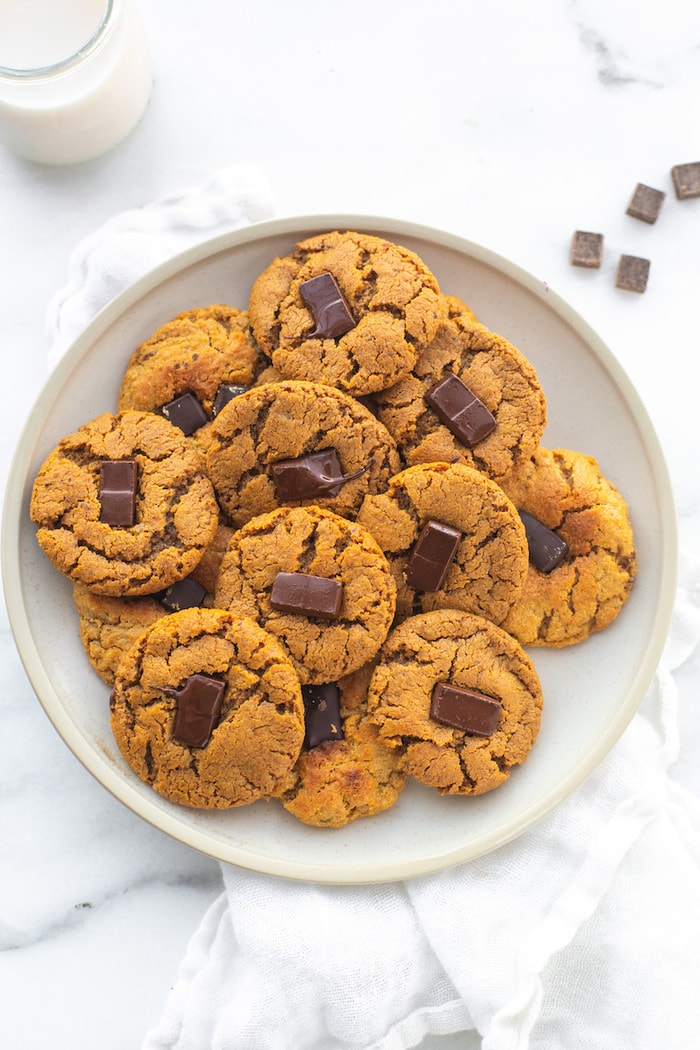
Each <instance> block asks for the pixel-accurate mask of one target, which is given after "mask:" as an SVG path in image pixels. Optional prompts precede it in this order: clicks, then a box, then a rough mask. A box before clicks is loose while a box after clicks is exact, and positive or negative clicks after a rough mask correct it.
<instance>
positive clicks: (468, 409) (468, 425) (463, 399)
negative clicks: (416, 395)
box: [425, 375, 496, 448]
mask: <svg viewBox="0 0 700 1050" xmlns="http://www.w3.org/2000/svg"><path fill="white" fill-rule="evenodd" d="M425 399H426V401H427V402H428V404H429V405H430V407H431V408H432V409H433V410H434V411H435V413H436V414H437V415H438V417H439V418H440V419H441V420H442V422H443V423H444V424H445V426H446V427H448V429H449V430H451V431H452V433H453V434H454V436H455V437H456V438H458V439H459V440H460V441H461V442H462V444H463V445H466V446H467V448H473V447H474V445H478V443H479V442H480V441H483V440H484V438H485V437H488V435H489V434H490V433H491V431H492V430H493V429H494V428H495V426H496V420H495V419H494V418H493V416H492V415H491V413H490V412H489V410H488V408H487V407H486V405H485V404H484V403H483V401H480V400H479V398H478V397H477V396H476V395H475V394H473V393H472V392H471V390H470V389H469V387H468V386H467V385H466V384H465V383H463V382H462V380H461V379H460V378H459V376H456V375H449V376H447V377H446V378H445V379H441V380H440V382H439V383H436V384H435V386H434V387H433V388H432V389H431V390H429V391H428V393H427V394H426V395H425Z"/></svg>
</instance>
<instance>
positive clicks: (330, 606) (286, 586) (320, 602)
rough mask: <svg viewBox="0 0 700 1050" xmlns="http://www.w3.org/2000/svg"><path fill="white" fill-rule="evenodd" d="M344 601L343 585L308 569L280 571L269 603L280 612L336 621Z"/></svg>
mask: <svg viewBox="0 0 700 1050" xmlns="http://www.w3.org/2000/svg"><path fill="white" fill-rule="evenodd" d="M342 600H343V585H342V583H340V581H339V580H329V579H326V577H325V576H311V575H310V574H309V573H306V572H278V573H277V575H276V576H275V582H274V583H273V584H272V593H271V595H270V604H271V605H272V608H273V609H278V610H279V611H280V612H291V613H299V614H300V615H302V616H319V617H320V618H321V619H323V620H337V619H338V616H339V615H340V605H341V602H342Z"/></svg>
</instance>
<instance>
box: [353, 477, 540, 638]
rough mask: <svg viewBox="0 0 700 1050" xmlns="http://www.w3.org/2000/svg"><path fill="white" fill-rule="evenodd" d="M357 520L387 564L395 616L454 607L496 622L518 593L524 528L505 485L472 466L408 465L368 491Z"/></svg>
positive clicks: (522, 573)
mask: <svg viewBox="0 0 700 1050" xmlns="http://www.w3.org/2000/svg"><path fill="white" fill-rule="evenodd" d="M357 520H358V521H359V522H360V524H362V525H364V526H365V528H367V529H369V531H370V532H371V533H372V535H373V536H374V538H375V539H376V541H377V543H378V544H379V546H380V547H381V548H382V550H383V551H384V553H385V555H386V557H387V559H388V561H389V564H390V565H391V570H392V574H393V576H394V580H395V582H396V589H397V599H396V609H397V619H402V618H404V617H406V616H410V615H411V614H412V613H414V612H419V611H421V610H423V611H426V612H427V611H428V610H430V609H441V608H452V609H462V610H464V611H466V612H473V613H476V614H478V615H480V616H484V617H486V618H487V619H489V620H492V621H493V622H494V623H501V622H502V621H503V620H504V619H505V617H506V616H507V615H508V612H509V611H510V609H511V608H512V606H513V605H514V603H515V602H516V601H517V599H518V598H519V596H520V592H521V590H522V587H523V584H524V582H525V577H526V575H527V569H528V546H527V539H526V536H525V529H524V527H523V524H522V522H521V520H520V517H519V515H518V512H517V510H516V509H515V507H514V506H513V504H512V503H511V501H510V500H509V499H508V497H507V496H506V494H505V492H504V491H503V490H502V489H501V488H500V487H499V486H498V485H497V484H496V483H495V482H494V481H491V479H490V478H488V477H486V476H485V475H484V474H482V473H481V472H480V471H478V470H476V469H474V468H473V467H467V466H465V465H464V464H461V463H429V464H417V465H416V466H413V467H408V468H407V469H406V470H404V471H401V473H399V474H397V475H396V476H395V477H393V478H392V479H391V481H390V482H389V485H388V487H387V490H386V491H385V492H381V493H378V494H377V495H368V496H366V497H365V499H364V502H363V504H362V507H361V509H360V513H359V515H358V518H357Z"/></svg>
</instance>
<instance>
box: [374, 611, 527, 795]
mask: <svg viewBox="0 0 700 1050" xmlns="http://www.w3.org/2000/svg"><path fill="white" fill-rule="evenodd" d="M368 704H369V710H370V714H371V717H372V719H373V720H374V721H375V722H376V724H377V727H378V729H379V736H380V739H381V740H382V741H383V742H384V744H386V745H387V746H388V747H391V748H393V749H394V750H395V752H396V754H397V758H398V762H399V766H400V767H401V768H402V769H403V770H404V771H405V772H406V773H407V774H409V775H410V776H412V777H414V778H415V779H416V780H419V781H420V782H421V783H423V784H426V785H427V786H428V787H431V788H435V790H436V791H438V792H439V793H440V794H441V795H480V794H483V793H484V792H486V791H491V790H492V789H493V788H496V787H498V786H499V785H501V784H503V782H504V781H505V780H507V778H508V777H509V775H510V772H511V770H512V768H513V767H514V766H517V765H518V764H520V763H521V762H523V761H524V760H525V759H526V758H527V756H528V754H529V753H530V750H531V748H532V746H533V744H534V742H535V740H536V738H537V734H538V732H539V727H540V719H541V711H542V690H541V687H540V682H539V679H538V676H537V673H536V671H535V668H534V666H533V664H532V661H531V660H530V658H529V656H528V655H527V653H525V651H524V650H523V649H522V648H521V646H520V645H519V644H518V642H517V641H516V640H515V639H514V638H513V637H511V635H509V634H507V633H506V632H505V631H504V630H502V628H500V627H497V626H496V625H495V624H493V623H491V622H490V621H489V620H484V619H483V618H482V617H478V616H472V615H470V614H469V613H464V612H460V611H458V610H455V609H440V610H436V611H434V612H429V613H421V614H420V615H418V616H413V617H411V618H410V619H408V620H404V621H403V623H401V624H399V626H398V627H396V628H394V630H392V631H391V633H390V634H389V637H388V638H387V640H386V642H385V643H384V645H383V647H382V651H381V653H380V658H379V662H378V664H377V667H376V669H375V671H374V673H373V675H372V680H371V682H370V687H369V694H368Z"/></svg>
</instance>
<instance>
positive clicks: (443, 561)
mask: <svg viewBox="0 0 700 1050" xmlns="http://www.w3.org/2000/svg"><path fill="white" fill-rule="evenodd" d="M461 539H462V533H461V532H460V531H459V529H453V528H452V526H451V525H445V524H443V522H441V521H433V520H430V521H428V522H426V523H425V525H424V526H423V528H422V530H421V534H420V536H419V537H418V539H417V540H416V542H415V545H414V547H413V551H412V552H411V557H410V558H409V559H408V565H407V566H406V583H407V584H408V586H409V587H413V588H414V589H415V590H417V591H438V590H440V588H441V587H442V585H443V583H444V581H445V577H446V576H447V572H448V569H449V567H450V565H451V564H452V559H453V558H454V556H455V554H456V553H457V548H458V546H459V541H460V540H461Z"/></svg>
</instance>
